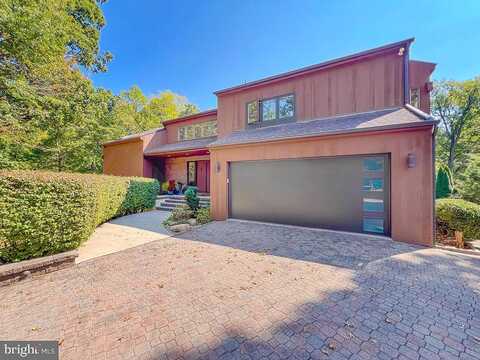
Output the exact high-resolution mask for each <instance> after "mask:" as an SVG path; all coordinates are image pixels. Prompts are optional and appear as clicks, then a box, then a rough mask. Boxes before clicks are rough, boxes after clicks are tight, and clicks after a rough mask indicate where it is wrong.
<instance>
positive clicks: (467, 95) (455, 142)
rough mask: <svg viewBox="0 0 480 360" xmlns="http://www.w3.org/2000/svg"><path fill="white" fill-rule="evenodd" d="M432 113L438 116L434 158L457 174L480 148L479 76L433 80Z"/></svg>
mask: <svg viewBox="0 0 480 360" xmlns="http://www.w3.org/2000/svg"><path fill="white" fill-rule="evenodd" d="M432 115H433V116H434V117H435V118H437V119H439V120H440V125H439V129H438V133H437V158H438V159H439V160H440V161H441V162H443V163H445V164H447V165H448V167H449V168H450V170H451V171H452V172H453V173H454V174H455V175H458V173H462V171H463V169H464V168H465V165H466V162H467V161H468V158H469V155H470V154H472V153H478V151H479V150H480V145H479V144H480V141H479V140H480V132H479V131H478V129H479V127H480V78H475V79H473V80H466V81H461V82H460V81H442V82H436V83H435V84H434V90H433V93H432Z"/></svg>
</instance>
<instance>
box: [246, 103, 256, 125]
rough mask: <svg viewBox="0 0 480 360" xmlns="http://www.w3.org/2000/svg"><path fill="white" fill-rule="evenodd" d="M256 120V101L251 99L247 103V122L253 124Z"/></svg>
mask: <svg viewBox="0 0 480 360" xmlns="http://www.w3.org/2000/svg"><path fill="white" fill-rule="evenodd" d="M257 121H258V101H252V102H249V103H248V104H247V123H248V124H253V123H256V122H257Z"/></svg>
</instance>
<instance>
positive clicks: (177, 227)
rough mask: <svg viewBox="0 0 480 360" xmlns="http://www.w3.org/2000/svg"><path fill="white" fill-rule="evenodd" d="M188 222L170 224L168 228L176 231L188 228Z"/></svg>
mask: <svg viewBox="0 0 480 360" xmlns="http://www.w3.org/2000/svg"><path fill="white" fill-rule="evenodd" d="M190 228H191V226H190V224H178V225H172V226H170V230H171V231H173V232H176V233H179V232H184V231H188V230H190Z"/></svg>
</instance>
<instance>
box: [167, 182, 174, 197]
mask: <svg viewBox="0 0 480 360" xmlns="http://www.w3.org/2000/svg"><path fill="white" fill-rule="evenodd" d="M174 191H175V180H168V192H167V194H168V195H173V192H174Z"/></svg>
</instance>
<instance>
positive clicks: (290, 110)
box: [278, 95, 295, 119]
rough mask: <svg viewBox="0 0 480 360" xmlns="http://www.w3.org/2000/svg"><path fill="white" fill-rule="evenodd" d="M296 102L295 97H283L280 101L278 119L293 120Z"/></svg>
mask: <svg viewBox="0 0 480 360" xmlns="http://www.w3.org/2000/svg"><path fill="white" fill-rule="evenodd" d="M294 107H295V100H294V97H293V95H287V96H282V97H280V98H279V99H278V117H279V118H280V119H288V118H292V117H293V114H294Z"/></svg>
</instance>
